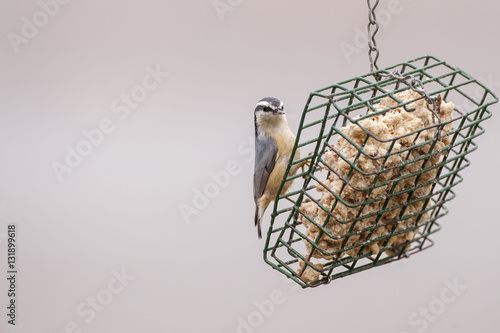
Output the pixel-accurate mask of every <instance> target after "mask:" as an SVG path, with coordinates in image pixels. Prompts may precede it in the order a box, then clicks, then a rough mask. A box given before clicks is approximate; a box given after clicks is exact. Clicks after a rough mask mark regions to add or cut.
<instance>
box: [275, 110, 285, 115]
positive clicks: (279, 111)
mask: <svg viewBox="0 0 500 333" xmlns="http://www.w3.org/2000/svg"><path fill="white" fill-rule="evenodd" d="M276 112H278V113H279V114H285V111H283V110H278V111H276Z"/></svg>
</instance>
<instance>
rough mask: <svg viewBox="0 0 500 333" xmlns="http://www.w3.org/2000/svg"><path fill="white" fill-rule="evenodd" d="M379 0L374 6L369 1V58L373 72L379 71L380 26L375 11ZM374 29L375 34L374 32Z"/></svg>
mask: <svg viewBox="0 0 500 333" xmlns="http://www.w3.org/2000/svg"><path fill="white" fill-rule="evenodd" d="M378 2H379V0H375V4H374V5H373V6H372V4H371V0H367V3H368V27H367V30H368V49H369V50H368V57H369V58H370V69H371V72H373V71H375V70H378V65H377V60H378V57H379V54H380V52H379V50H378V48H377V42H376V41H375V35H376V34H377V32H378V29H379V25H378V22H377V16H376V15H375V9H376V8H377V6H378ZM372 29H373V32H372Z"/></svg>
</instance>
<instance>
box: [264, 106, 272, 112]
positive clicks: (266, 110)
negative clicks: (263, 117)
mask: <svg viewBox="0 0 500 333" xmlns="http://www.w3.org/2000/svg"><path fill="white" fill-rule="evenodd" d="M263 110H264V111H265V112H269V111H271V108H270V107H269V106H264V108H263Z"/></svg>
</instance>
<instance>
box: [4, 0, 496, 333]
mask: <svg viewBox="0 0 500 333" xmlns="http://www.w3.org/2000/svg"><path fill="white" fill-rule="evenodd" d="M61 2H63V1H62V0H61ZM41 3H42V4H45V3H52V5H51V6H52V7H50V5H46V6H45V5H41ZM389 3H391V5H390V6H394V7H389ZM0 4H1V11H0V59H1V62H0V156H1V163H0V242H1V243H0V269H1V273H0V281H1V282H0V305H1V307H0V308H1V309H3V310H0V318H1V319H0V331H2V332H6V333H7V332H9V333H10V332H22V333H32V332H33V333H34V332H37V333H40V332H45V333H60V332H89V333H90V332H96V333H97V332H99V333H101V332H102V333H104V332H107V333H109V332H121V333H128V332H217V333H229V332H245V333H251V332H262V333H284V332H299V331H301V332H332V331H335V332H353V333H354V332H396V333H402V332H407V333H413V332H418V331H419V330H420V331H423V332H455V333H458V332H472V331H477V332H485V333H487V332H497V331H498V327H497V326H498V324H497V322H496V320H497V318H496V317H497V316H498V309H499V307H500V288H499V286H498V281H499V280H500V268H499V264H498V257H497V253H498V251H497V250H498V249H497V243H498V238H499V234H500V223H499V222H500V220H499V217H498V201H499V200H498V199H499V195H498V190H497V188H498V186H499V185H500V175H499V173H498V170H500V158H499V155H498V145H497V142H498V135H497V133H498V126H499V125H500V118H499V117H498V115H496V113H497V112H498V110H499V108H498V106H496V105H495V106H493V107H491V109H490V110H491V111H492V113H493V117H492V118H491V119H490V120H488V121H486V122H484V127H485V129H486V133H485V134H484V135H483V136H481V137H479V138H478V139H477V140H476V143H477V144H478V145H479V149H478V150H477V151H475V152H474V153H473V154H471V155H470V160H471V162H472V164H471V166H470V167H469V168H468V169H466V170H464V171H463V173H462V175H463V177H464V182H463V183H462V184H460V185H459V186H458V187H457V188H456V193H457V197H456V199H454V200H453V201H451V202H450V203H449V204H448V205H447V207H448V208H449V209H450V213H449V214H448V215H447V216H446V217H444V218H442V220H441V221H440V223H441V225H442V226H443V229H442V230H441V231H440V232H438V233H437V234H435V235H434V237H433V238H432V239H433V240H434V241H435V243H436V245H435V246H434V247H432V248H430V249H428V250H426V251H423V252H421V253H418V254H416V255H414V256H412V257H411V258H410V259H408V260H401V261H398V262H395V263H392V264H390V265H386V266H383V267H380V268H376V269H372V270H369V271H366V272H362V273H359V274H355V275H353V276H350V277H347V278H343V279H339V280H335V281H334V282H332V283H331V284H330V285H327V286H322V287H320V288H315V289H306V290H302V289H299V290H297V289H296V288H294V285H293V284H290V283H286V282H285V281H284V280H283V279H282V276H281V275H280V274H279V273H278V272H277V271H274V270H273V269H272V268H271V267H270V266H268V265H266V264H265V263H264V261H263V260H262V249H263V246H264V241H263V240H258V239H257V236H256V230H255V229H254V227H253V213H254V206H253V197H252V175H253V157H252V154H251V142H252V140H253V131H254V128H253V127H254V124H253V109H254V106H255V104H256V102H257V101H258V100H259V99H261V98H263V97H266V96H275V97H278V98H280V99H282V100H283V101H284V103H285V105H286V111H287V114H288V118H289V123H290V127H291V128H292V130H293V131H294V132H295V131H296V130H297V126H298V121H299V119H300V117H299V116H300V114H301V111H302V109H303V107H304V104H305V102H306V100H307V97H308V94H309V92H310V91H313V90H317V89H320V88H323V87H325V86H328V85H330V84H333V83H336V82H339V81H342V80H346V79H349V78H351V77H354V76H357V75H361V74H365V73H367V72H368V71H369V63H368V57H367V48H366V46H364V45H363V36H361V35H360V34H359V31H363V32H364V31H365V29H366V23H367V19H368V14H367V5H366V2H365V1H333V0H309V1H285V0H275V1H264V0H252V1H249V0H241V1H238V0H231V1H230V0H221V1H219V2H217V1H216V2H214V1H213V0H191V1H179V0H178V1H154V0H143V1H118V0H100V1H96V0H86V1H79V0H73V1H67V3H64V4H59V6H58V8H57V6H55V5H54V2H53V1H52V2H51V1H49V0H41V1H40V2H38V1H36V0H26V1H12V0H1V1H0ZM215 5H219V6H223V5H225V6H226V7H219V8H222V9H221V10H225V11H224V12H222V13H218V11H217V9H216V7H215ZM42 6H45V7H46V8H48V9H46V11H49V12H50V13H51V15H48V14H45V16H44V14H43V13H42V14H40V11H42V10H43V9H42ZM228 6H229V7H228ZM391 10H392V12H391ZM499 11H500V4H498V3H497V2H494V1H486V0H478V1H453V0H442V1H430V0H421V1H410V0H400V1H388V0H381V1H380V6H379V13H384V14H387V13H389V15H383V14H380V18H381V19H382V20H383V23H384V24H383V25H382V26H381V30H380V32H379V34H378V36H377V42H378V45H379V47H380V51H381V55H380V60H379V65H380V66H381V67H385V66H390V65H393V64H397V63H400V62H402V61H406V60H410V59H413V58H416V57H418V56H422V55H426V54H430V55H433V56H436V57H438V58H440V59H443V60H446V61H447V62H448V63H449V64H451V65H452V66H456V67H460V68H461V69H463V70H464V71H466V72H467V73H468V74H470V75H472V76H473V77H475V78H477V79H479V80H480V81H481V82H483V83H484V84H486V85H487V86H488V87H489V88H491V89H493V90H494V91H496V93H497V94H498V93H500V62H499V61H498V59H499V58H500V46H499V42H498V41H499V34H500V25H499V23H498V12H499ZM219 14H221V15H219ZM34 16H35V17H34ZM45 18H47V19H46V20H45ZM34 20H38V21H36V22H38V23H37V24H38V25H39V26H40V27H35V28H36V29H35V30H37V31H35V30H34V29H31V30H30V29H29V28H26V27H24V26H25V25H27V24H28V23H29V22H31V23H33V22H34ZM26 22H28V23H26ZM23 27H24V28H23ZM23 29H24V33H25V35H26V34H27V36H29V38H28V37H25V36H24V35H23ZM14 34H16V35H17V36H18V37H19V38H24V39H14V40H16V41H17V44H16V43H13V42H12V40H13V38H14V37H13V36H14ZM19 40H22V41H23V42H19ZM347 44H349V45H351V46H352V47H354V48H355V51H353V52H352V54H350V55H349V56H346V54H345V53H344V52H343V51H342V48H341V46H342V45H344V46H345V45H347ZM15 45H17V46H15ZM351 50H352V49H351ZM16 51H17V52H16ZM148 70H149V71H154V70H159V71H161V72H168V76H167V75H166V74H165V77H162V78H160V81H162V82H161V83H159V84H157V85H155V88H154V89H153V88H152V89H151V90H150V91H147V94H146V95H144V94H143V95H141V92H144V90H141V86H142V85H143V80H144V78H145V77H147V75H148ZM146 83H147V84H149V87H150V88H151V86H152V85H153V83H154V81H152V80H149V81H147V82H146ZM133 91H134V92H135V94H136V96H139V97H140V99H141V101H140V102H139V103H137V105H134V108H129V110H130V112H129V114H128V115H127V116H126V117H125V116H124V115H125V111H124V110H125V109H127V107H125V109H123V107H124V105H125V104H123V103H122V102H121V101H120V99H121V98H122V95H123V94H129V95H130V94H131V92H133ZM113 105H114V106H115V111H116V107H118V106H121V107H122V109H121V110H122V112H113V110H114V109H113ZM120 116H122V118H124V119H122V118H120ZM103 119H104V120H105V119H108V125H110V126H112V128H113V130H112V131H111V132H110V133H104V134H103V137H102V138H99V135H97V136H96V137H95V138H96V139H95V141H96V142H97V143H98V144H96V145H92V146H91V147H90V148H89V147H88V146H85V143H81V142H83V141H85V140H87V139H86V136H85V134H84V132H85V131H87V132H91V131H92V130H94V129H97V128H99V126H100V124H101V121H102V120H103ZM105 122H106V120H105ZM93 133H95V132H93ZM79 145H80V149H83V150H84V151H85V152H87V153H88V154H87V156H84V157H83V158H82V160H81V161H80V162H79V164H78V165H77V166H76V167H72V168H71V173H70V172H65V173H64V174H63V175H62V182H61V181H59V179H58V177H57V175H56V173H55V172H54V168H53V165H54V162H57V163H61V164H66V162H65V159H66V157H67V154H68V149H70V150H71V149H73V150H74V149H77V148H78V147H79ZM84 146H85V147H84ZM68 147H69V148H68ZM85 149H87V150H85ZM90 149H91V151H90ZM75 163H76V162H75ZM227 168H229V169H230V170H232V173H233V174H232V175H231V176H230V177H229V179H228V181H225V182H223V183H221V184H222V185H219V187H218V189H215V188H212V192H211V196H212V197H211V198H208V200H207V201H205V202H203V200H201V201H200V200H199V199H198V201H196V200H197V193H198V191H203V190H204V188H205V187H206V186H207V184H210V183H213V180H212V179H213V175H214V174H220V173H221V172H222V171H223V170H227ZM66 171H67V170H66ZM208 186H209V187H210V185H208ZM195 204H196V205H197V207H198V208H196V207H195V206H194V205H195ZM182 207H184V208H186V207H191V208H193V210H191V213H192V215H190V216H189V217H188V218H186V217H184V216H183V215H182V214H181V209H182ZM12 223H15V224H16V225H17V229H18V235H17V243H16V244H17V251H18V252H17V256H18V258H17V259H18V262H17V265H18V271H19V273H18V277H17V299H16V300H17V301H16V304H17V321H16V326H12V325H9V324H8V323H7V319H8V318H7V316H6V313H7V309H6V306H7V302H8V297H7V289H8V285H7V280H6V275H7V273H6V270H7V268H6V264H7V263H6V253H7V240H6V230H7V225H9V224H12ZM268 223H269V211H268V212H267V214H266V218H265V225H264V226H265V228H267V226H268ZM265 230H267V229H265ZM122 273H124V274H125V275H124V276H125V277H123V276H122V280H123V281H121V282H120V280H118V279H116V277H115V275H120V274H122ZM447 281H449V282H450V283H454V282H456V283H458V284H459V285H461V286H464V288H466V289H465V290H460V291H459V292H457V294H458V295H456V296H457V297H455V298H454V299H453V301H451V302H448V303H446V302H444V301H443V300H442V295H443V294H445V295H447V296H450V297H451V295H453V294H452V293H450V290H448V289H447V288H448V287H447V283H448V282H447ZM273 293H274V294H273ZM272 295H274V296H276V295H278V296H279V297H278V298H276V297H274V298H273V297H272ZM272 300H274V301H276V302H275V303H273V304H274V305H273V306H271V305H270V303H269V302H272ZM92 304H93V305H92ZM266 307H267V308H266ZM426 309H430V315H428V317H427V318H428V319H422V318H426V317H423V316H422V315H421V313H422V312H421V311H429V310H426ZM412 320H413V321H412ZM415 320H420V322H419V324H416V323H415V322H414V321H415ZM422 320H423V322H425V327H424V324H423V323H422Z"/></svg>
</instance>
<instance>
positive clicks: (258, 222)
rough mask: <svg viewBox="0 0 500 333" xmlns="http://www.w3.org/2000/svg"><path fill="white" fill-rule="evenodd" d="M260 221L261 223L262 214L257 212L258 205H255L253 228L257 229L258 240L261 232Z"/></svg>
mask: <svg viewBox="0 0 500 333" xmlns="http://www.w3.org/2000/svg"><path fill="white" fill-rule="evenodd" d="M261 221H262V214H261V213H260V212H259V205H255V226H256V227H257V235H258V236H259V239H261V238H262V230H261V226H260V224H261Z"/></svg>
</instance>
